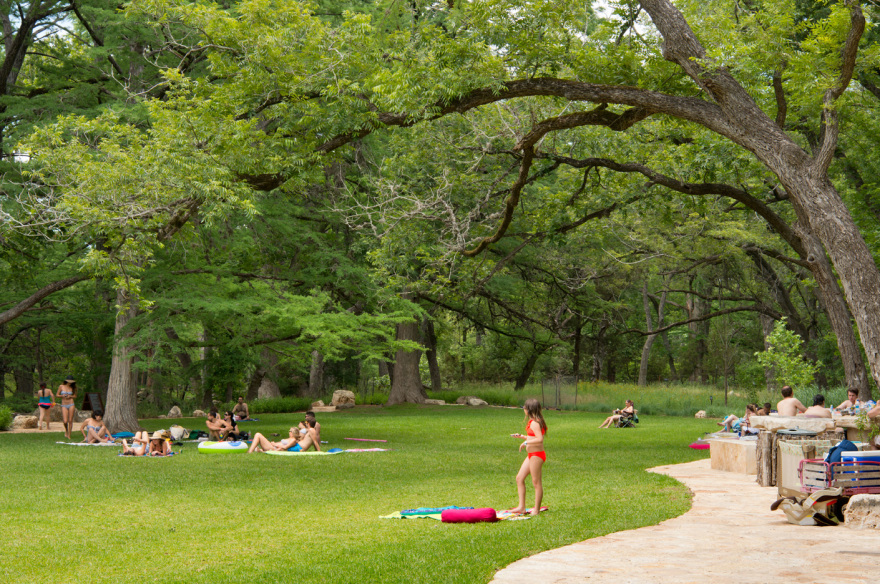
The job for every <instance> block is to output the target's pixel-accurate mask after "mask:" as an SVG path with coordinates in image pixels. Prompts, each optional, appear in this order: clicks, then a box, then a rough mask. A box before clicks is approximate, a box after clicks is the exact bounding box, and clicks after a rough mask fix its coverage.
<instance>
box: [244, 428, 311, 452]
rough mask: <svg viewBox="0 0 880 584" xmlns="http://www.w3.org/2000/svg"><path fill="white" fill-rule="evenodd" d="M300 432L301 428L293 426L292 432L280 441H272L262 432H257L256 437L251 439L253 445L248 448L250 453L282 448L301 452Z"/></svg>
mask: <svg viewBox="0 0 880 584" xmlns="http://www.w3.org/2000/svg"><path fill="white" fill-rule="evenodd" d="M299 439H300V433H299V428H297V427H292V428H291V429H290V434H288V437H287V438H284V439H283V440H279V441H278V442H272V441H270V440H269V439H268V438H266V437H265V436H263V435H262V434H261V433H259V432H257V433H256V434H254V439H253V441H251V447H250V448H248V454H253V453H254V452H272V451H280V450H289V451H291V452H301V451H302V446H300V445H299Z"/></svg>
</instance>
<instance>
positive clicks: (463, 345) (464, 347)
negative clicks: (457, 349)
mask: <svg viewBox="0 0 880 584" xmlns="http://www.w3.org/2000/svg"><path fill="white" fill-rule="evenodd" d="M466 352H467V328H465V329H463V330H462V331H461V375H460V376H459V382H460V383H464V377H465V367H464V355H465V353H466Z"/></svg>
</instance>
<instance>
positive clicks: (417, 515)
mask: <svg viewBox="0 0 880 584" xmlns="http://www.w3.org/2000/svg"><path fill="white" fill-rule="evenodd" d="M447 509H462V510H463V509H473V507H455V506H454V505H453V506H450V507H420V508H418V509H405V510H404V511H395V512H394V513H389V514H388V515H380V516H379V518H380V519H436V520H437V521H442V514H443V511H445V510H447ZM547 510H548V508H547V507H541V512H544V511H547ZM531 511H532V510H531V509H526V512H525V513H511V512H510V511H498V512H496V514H495V517H496V518H497V519H498V520H499V521H516V520H520V519H530V518H531V517H532V516H531V515H529V513H530V512H531Z"/></svg>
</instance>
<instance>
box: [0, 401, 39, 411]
mask: <svg viewBox="0 0 880 584" xmlns="http://www.w3.org/2000/svg"><path fill="white" fill-rule="evenodd" d="M3 405H4V406H5V407H6V408H8V409H9V410H10V411H13V412H17V413H19V414H29V413H31V412H33V411H34V410H35V409H37V400H36V398H29V397H25V398H21V397H10V398H8V399H6V400H5V401H4V402H3Z"/></svg>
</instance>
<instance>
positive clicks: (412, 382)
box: [387, 321, 428, 405]
mask: <svg viewBox="0 0 880 584" xmlns="http://www.w3.org/2000/svg"><path fill="white" fill-rule="evenodd" d="M397 340H398V341H416V342H418V341H419V340H420V339H419V323H418V322H417V321H412V322H406V323H401V324H398V325H397ZM421 359H422V352H421V351H419V350H416V351H403V350H399V351H397V354H396V358H395V360H394V376H393V379H392V381H391V392H390V393H389V394H388V402H387V403H388V405H394V404H401V403H417V404H423V403H425V400H426V399H428V394H427V393H425V387H424V386H423V385H422V378H421V375H420V374H419V361H421Z"/></svg>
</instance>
